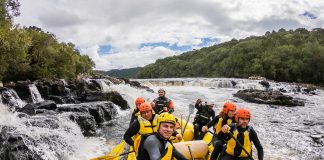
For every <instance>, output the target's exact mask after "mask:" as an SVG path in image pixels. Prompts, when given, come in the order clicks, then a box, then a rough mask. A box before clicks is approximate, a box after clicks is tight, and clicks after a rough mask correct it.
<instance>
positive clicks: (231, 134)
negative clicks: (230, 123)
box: [229, 132, 254, 160]
mask: <svg viewBox="0 0 324 160" xmlns="http://www.w3.org/2000/svg"><path fill="white" fill-rule="evenodd" d="M229 134H230V136H231V137H232V138H233V139H234V140H235V141H236V143H237V144H238V145H239V146H240V147H242V149H243V151H244V152H245V153H246V154H247V155H248V156H249V158H250V159H251V160H254V159H253V157H252V156H251V155H250V154H249V152H248V151H247V150H246V149H245V148H244V146H243V145H242V144H241V143H240V142H239V141H238V140H237V139H236V138H235V137H234V135H233V133H232V132H229Z"/></svg>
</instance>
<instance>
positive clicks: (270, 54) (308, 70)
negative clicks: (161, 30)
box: [137, 28, 324, 86]
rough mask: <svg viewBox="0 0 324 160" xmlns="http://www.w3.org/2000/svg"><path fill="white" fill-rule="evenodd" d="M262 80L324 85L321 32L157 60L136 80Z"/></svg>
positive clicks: (270, 36)
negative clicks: (180, 78)
mask: <svg viewBox="0 0 324 160" xmlns="http://www.w3.org/2000/svg"><path fill="white" fill-rule="evenodd" d="M256 75H257V76H263V77H266V78H268V79H272V80H277V81H286V82H302V83H313V84H317V85H322V86H323V85H324V29H321V28H315V29H313V30H312V31H308V30H306V29H304V28H299V29H296V30H289V31H286V30H285V29H280V30H279V31H272V32H266V33H265V35H264V36H259V37H256V36H251V37H249V38H245V39H242V40H236V39H233V40H231V41H229V42H225V43H221V44H218V45H214V46H211V47H206V48H202V49H200V50H194V51H190V52H187V53H183V54H181V55H178V56H173V57H168V58H164V59H159V60H157V61H156V62H155V63H154V64H150V65H147V66H145V67H144V68H143V69H142V70H141V71H140V72H139V74H138V76H137V77H138V78H161V77H237V78H247V77H249V76H256Z"/></svg>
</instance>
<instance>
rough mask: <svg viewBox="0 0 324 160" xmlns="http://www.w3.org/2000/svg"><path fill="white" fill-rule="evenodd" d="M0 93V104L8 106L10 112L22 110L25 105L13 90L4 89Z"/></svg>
mask: <svg viewBox="0 0 324 160" xmlns="http://www.w3.org/2000/svg"><path fill="white" fill-rule="evenodd" d="M1 93H2V95H1V99H2V100H1V103H3V104H6V105H8V106H9V108H10V110H11V111H15V110H16V109H18V108H22V107H24V106H25V105H26V102H24V101H22V100H21V99H20V97H19V96H18V94H17V93H16V91H15V90H13V89H6V90H3V91H2V92H1Z"/></svg>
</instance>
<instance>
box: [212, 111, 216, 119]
mask: <svg viewBox="0 0 324 160" xmlns="http://www.w3.org/2000/svg"><path fill="white" fill-rule="evenodd" d="M211 116H212V119H214V118H215V111H214V110H212V113H211Z"/></svg>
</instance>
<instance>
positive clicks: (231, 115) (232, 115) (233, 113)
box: [227, 110, 235, 118]
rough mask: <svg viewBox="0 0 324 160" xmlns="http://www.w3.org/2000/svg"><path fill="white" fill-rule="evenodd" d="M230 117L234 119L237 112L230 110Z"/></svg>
mask: <svg viewBox="0 0 324 160" xmlns="http://www.w3.org/2000/svg"><path fill="white" fill-rule="evenodd" d="M227 115H228V117H230V118H233V117H234V115H235V111H234V110H229V111H228V113H227Z"/></svg>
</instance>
